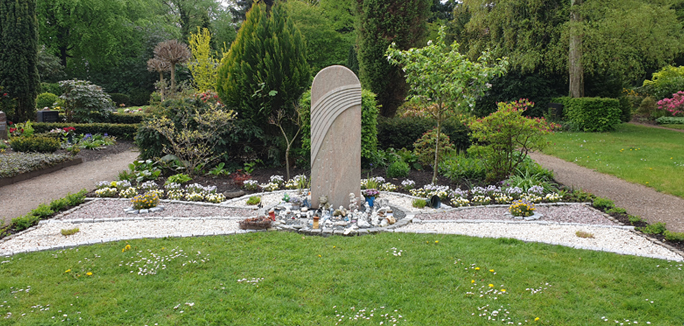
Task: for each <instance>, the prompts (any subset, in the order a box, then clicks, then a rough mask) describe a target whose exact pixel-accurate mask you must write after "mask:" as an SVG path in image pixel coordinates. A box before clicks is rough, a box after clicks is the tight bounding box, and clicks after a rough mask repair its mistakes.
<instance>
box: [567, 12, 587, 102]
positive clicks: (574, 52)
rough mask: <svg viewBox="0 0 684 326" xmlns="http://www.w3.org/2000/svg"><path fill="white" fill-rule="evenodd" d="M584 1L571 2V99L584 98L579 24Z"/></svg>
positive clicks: (569, 54)
mask: <svg viewBox="0 0 684 326" xmlns="http://www.w3.org/2000/svg"><path fill="white" fill-rule="evenodd" d="M581 5H582V0H570V24H571V25H570V49H569V53H568V70H569V73H570V97H575V98H577V97H584V67H582V36H581V35H580V32H579V26H578V25H579V23H580V22H581V21H582V17H581V16H580V14H579V7H580V6H581Z"/></svg>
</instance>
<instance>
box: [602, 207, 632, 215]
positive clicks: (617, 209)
mask: <svg viewBox="0 0 684 326" xmlns="http://www.w3.org/2000/svg"><path fill="white" fill-rule="evenodd" d="M606 213H608V214H627V210H626V209H624V208H622V207H613V208H611V209H609V210H607V211H606Z"/></svg>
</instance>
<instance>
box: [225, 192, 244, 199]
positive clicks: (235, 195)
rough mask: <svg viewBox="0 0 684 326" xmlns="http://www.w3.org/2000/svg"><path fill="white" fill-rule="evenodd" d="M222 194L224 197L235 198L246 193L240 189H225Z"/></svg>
mask: <svg viewBox="0 0 684 326" xmlns="http://www.w3.org/2000/svg"><path fill="white" fill-rule="evenodd" d="M223 195H224V196H226V199H233V198H237V197H242V196H244V195H246V193H245V192H244V191H242V190H238V191H226V192H224V193H223Z"/></svg>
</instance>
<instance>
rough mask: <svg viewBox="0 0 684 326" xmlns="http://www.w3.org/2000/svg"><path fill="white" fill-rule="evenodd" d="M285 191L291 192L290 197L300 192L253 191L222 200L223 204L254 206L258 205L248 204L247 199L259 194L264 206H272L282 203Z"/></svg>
mask: <svg viewBox="0 0 684 326" xmlns="http://www.w3.org/2000/svg"><path fill="white" fill-rule="evenodd" d="M285 193H287V194H289V195H290V197H293V196H299V192H298V191H297V190H280V191H273V192H262V193H253V194H249V195H244V196H242V197H238V198H234V199H231V200H226V201H224V202H222V203H221V205H223V206H237V207H251V208H254V207H256V205H247V200H248V199H249V197H252V196H257V197H261V205H262V206H263V207H271V206H275V205H277V204H280V202H281V201H283V196H284V195H285Z"/></svg>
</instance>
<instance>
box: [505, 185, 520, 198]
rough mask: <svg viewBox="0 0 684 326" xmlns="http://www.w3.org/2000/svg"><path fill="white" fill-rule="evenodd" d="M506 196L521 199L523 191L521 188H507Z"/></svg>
mask: <svg viewBox="0 0 684 326" xmlns="http://www.w3.org/2000/svg"><path fill="white" fill-rule="evenodd" d="M503 192H504V194H506V195H509V196H511V197H513V198H518V197H520V194H522V192H523V190H522V188H519V187H510V188H506V189H504V190H503Z"/></svg>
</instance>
